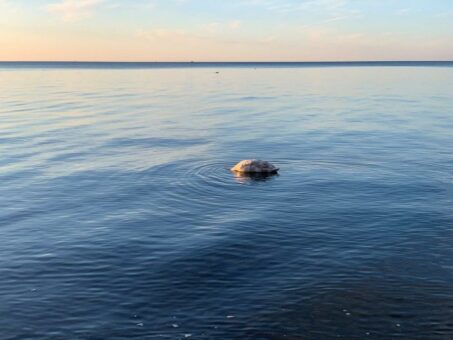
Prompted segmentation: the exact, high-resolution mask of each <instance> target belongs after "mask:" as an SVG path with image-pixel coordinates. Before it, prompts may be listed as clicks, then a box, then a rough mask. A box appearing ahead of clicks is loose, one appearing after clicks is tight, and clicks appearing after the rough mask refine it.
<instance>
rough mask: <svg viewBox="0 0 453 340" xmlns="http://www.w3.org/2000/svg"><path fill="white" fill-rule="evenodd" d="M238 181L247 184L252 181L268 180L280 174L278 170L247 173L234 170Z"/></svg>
mask: <svg viewBox="0 0 453 340" xmlns="http://www.w3.org/2000/svg"><path fill="white" fill-rule="evenodd" d="M232 173H233V175H234V177H235V179H236V181H237V182H238V183H240V184H246V183H251V182H266V181H269V180H271V179H274V177H276V176H278V173H277V172H274V173H259V172H258V173H245V172H237V171H232Z"/></svg>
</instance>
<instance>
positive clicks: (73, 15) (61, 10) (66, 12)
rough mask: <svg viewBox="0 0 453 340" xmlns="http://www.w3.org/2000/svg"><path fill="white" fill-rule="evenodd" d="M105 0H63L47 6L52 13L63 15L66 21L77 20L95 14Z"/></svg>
mask: <svg viewBox="0 0 453 340" xmlns="http://www.w3.org/2000/svg"><path fill="white" fill-rule="evenodd" d="M104 1H105V0H62V1H60V2H57V3H53V4H50V5H48V6H47V10H48V11H49V12H50V13H54V14H56V15H59V16H61V17H62V19H63V20H65V21H75V20H80V19H83V18H86V17H89V16H90V15H92V14H93V12H94V10H95V8H96V7H97V6H98V5H99V4H101V3H102V2H104Z"/></svg>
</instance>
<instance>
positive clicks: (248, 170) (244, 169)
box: [231, 159, 279, 174]
mask: <svg viewBox="0 0 453 340" xmlns="http://www.w3.org/2000/svg"><path fill="white" fill-rule="evenodd" d="M278 170H279V169H278V168H277V167H275V166H274V165H272V164H271V163H269V162H267V161H262V160H258V159H246V160H243V161H240V162H239V163H238V164H236V165H235V166H234V167H232V168H231V171H234V172H239V173H245V174H276V173H277V171H278Z"/></svg>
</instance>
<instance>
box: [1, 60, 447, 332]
mask: <svg viewBox="0 0 453 340" xmlns="http://www.w3.org/2000/svg"><path fill="white" fill-rule="evenodd" d="M54 66H55V65H54ZM154 66H155V65H154ZM154 66H153V67H149V68H148V67H136V66H134V65H132V66H131V67H126V65H121V66H119V67H114V66H112V65H110V66H109V67H102V66H101V67H95V65H91V66H89V67H86V65H85V66H84V65H76V67H72V66H67V67H63V66H62V65H56V66H55V67H53V66H52V65H50V66H49V64H40V65H36V64H35V65H34V66H33V67H29V66H26V65H22V64H13V63H9V64H1V65H0V89H1V91H0V183H1V186H0V237H1V246H0V259H1V260H0V278H1V279H0V315H1V317H0V330H1V331H0V338H2V339H3V338H4V339H25V338H34V339H39V338H42V339H116V338H137V339H142V338H149V339H155V338H156V339H157V338H162V339H180V338H181V339H186V338H188V339H191V338H192V339H283V338H289V339H324V338H325V339H330V338H344V339H362V338H363V339H366V338H370V339H390V338H408V339H409V338H410V339H414V338H420V339H427V338H429V339H436V338H438V339H447V338H452V337H453V246H452V245H453V149H452V145H453V111H452V108H453V96H452V93H453V67H452V65H450V64H449V63H444V64H441V65H440V64H437V65H435V66H436V67H432V66H433V65H429V64H425V65H413V64H404V63H403V64H398V65H392V66H393V67H387V66H389V65H374V64H373V65H361V67H351V66H354V65H349V66H348V65H330V66H331V67H320V66H319V65H305V64H304V65H286V67H279V66H278V65H277V66H276V65H274V66H272V65H268V64H267V65H264V66H263V65H259V64H250V65H230V64H229V65H227V66H225V65H222V64H215V65H204V66H203V67H192V65H187V64H186V65H176V66H174V67H172V66H171V65H165V67H154ZM355 66H357V65H355ZM216 72H219V73H216ZM246 158H262V159H266V160H269V161H271V162H272V163H274V164H275V165H277V166H278V167H280V169H281V170H280V173H279V175H278V176H272V177H267V178H258V179H257V178H247V177H236V176H234V175H233V174H232V173H230V172H229V171H228V168H229V167H231V166H233V165H234V164H235V163H236V162H237V161H239V160H241V159H246Z"/></svg>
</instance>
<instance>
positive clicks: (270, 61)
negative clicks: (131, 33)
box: [0, 59, 453, 64]
mask: <svg viewBox="0 0 453 340" xmlns="http://www.w3.org/2000/svg"><path fill="white" fill-rule="evenodd" d="M397 62H405V63H425V62H428V63H429V62H447V63H448V62H453V59H451V60H437V59H434V60H433V59H427V60H404V59H397V60H387V59H386V60H294V61H288V60H240V61H237V60H236V61H226V60H221V61H213V60H201V61H200V60H180V61H168V60H163V61H161V60H148V61H144V60H142V61H130V60H0V63H169V64H171V63H188V64H189V63H194V64H195V63H232V64H233V63H397Z"/></svg>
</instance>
